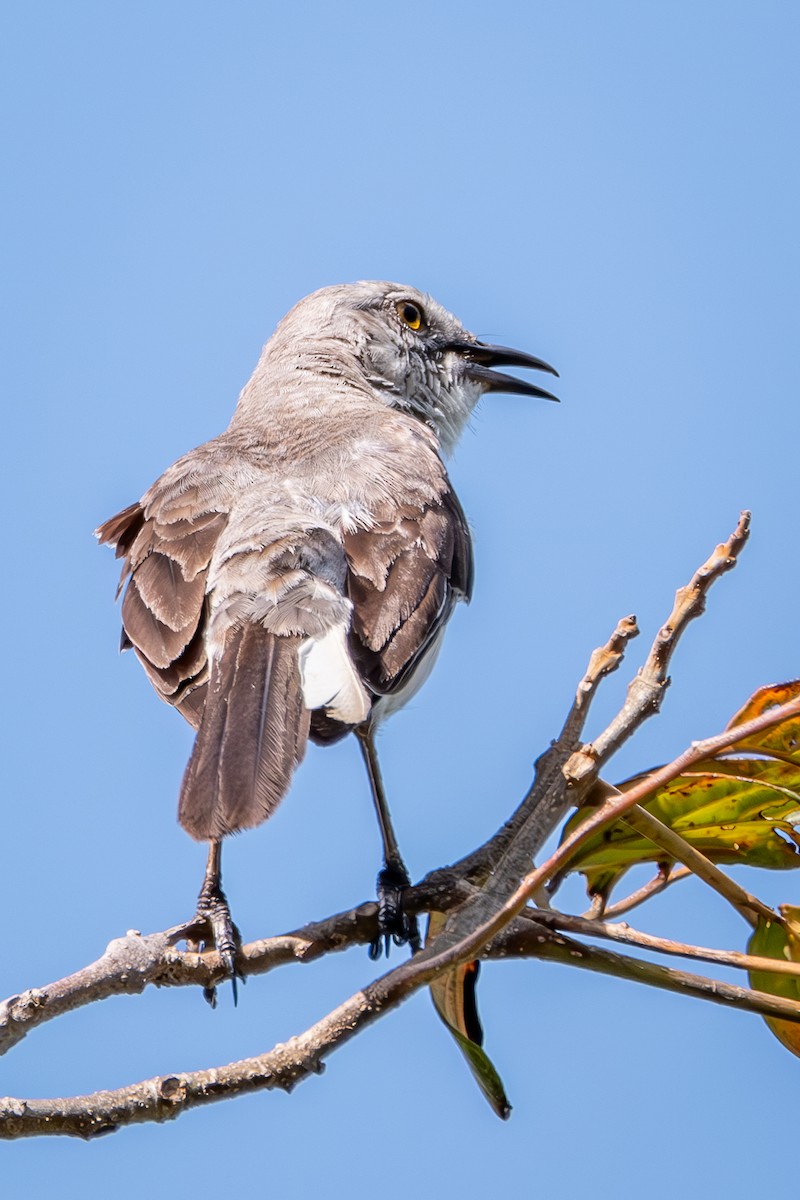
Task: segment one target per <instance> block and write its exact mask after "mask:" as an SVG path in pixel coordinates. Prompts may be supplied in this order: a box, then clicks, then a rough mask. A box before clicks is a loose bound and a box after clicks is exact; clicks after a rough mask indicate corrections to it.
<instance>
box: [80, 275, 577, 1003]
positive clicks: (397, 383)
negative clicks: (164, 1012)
mask: <svg viewBox="0 0 800 1200" xmlns="http://www.w3.org/2000/svg"><path fill="white" fill-rule="evenodd" d="M504 365H509V366H518V367H530V368H534V369H537V370H544V371H550V372H551V373H552V374H556V372H555V371H554V370H553V368H552V367H550V366H548V365H547V363H545V362H542V361H541V359H538V358H534V357H533V356H531V355H529V354H524V353H521V352H519V351H517V350H509V349H506V348H505V347H502V346H490V345H486V344H484V343H482V342H479V341H478V340H477V339H476V337H475V336H474V335H473V334H471V333H469V332H468V331H467V330H466V329H464V327H463V326H462V325H461V323H460V322H459V321H458V320H457V319H456V318H455V317H454V316H453V315H452V314H451V313H449V312H447V311H446V309H444V308H442V307H441V305H439V304H437V303H436V302H435V301H434V300H432V299H431V298H430V297H429V296H426V295H424V294H423V293H422V292H418V291H416V290H415V289H414V288H410V287H402V286H400V285H398V284H394V283H380V282H362V283H354V284H345V285H339V286H336V287H328V288H323V289H321V290H320V291H318V292H314V293H313V294H312V295H311V296H307V297H306V298H305V299H304V300H301V301H300V303H299V304H297V305H295V307H294V308H293V309H292V310H291V312H289V313H288V315H287V316H285V317H284V318H283V320H282V321H281V322H280V324H279V325H278V327H277V329H276V330H275V333H274V334H273V335H272V337H271V338H270V340H269V341H268V342H267V344H266V346H265V347H264V350H263V352H262V355H261V358H260V360H259V363H258V365H257V367H256V369H255V371H254V373H253V376H252V378H251V379H250V381H249V382H248V383H247V385H246V386H245V388H244V390H243V391H242V393H241V395H240V397H239V402H238V405H237V407H236V411H235V413H234V415H233V419H232V421H231V423H230V425H229V426H228V428H227V429H226V430H225V432H224V433H222V434H220V436H219V437H217V438H214V439H213V440H212V441H210V442H206V443H205V445H202V446H198V448H197V449H196V450H192V451H191V452H190V453H189V454H187V455H185V456H184V457H183V458H181V459H179V460H178V462H176V463H175V464H174V465H173V466H171V467H170V468H169V469H168V470H167V471H165V472H164V474H163V475H162V476H161V478H160V479H158V480H157V481H156V482H155V483H154V484H153V486H152V487H151V488H150V489H149V491H147V492H145V494H144V496H143V497H142V499H141V500H140V501H139V502H138V503H136V504H132V505H130V507H128V508H126V509H124V510H123V511H122V512H120V513H118V514H117V516H115V517H112V518H111V519H110V520H109V521H106V522H105V524H103V525H101V526H100V528H99V529H98V530H97V536H98V537H99V539H100V541H101V542H103V543H107V544H109V545H111V546H115V547H116V552H117V557H121V558H122V559H123V560H124V561H123V569H122V577H121V579H120V586H119V591H121V590H122V589H123V587H125V596H124V599H123V601H122V625H123V632H122V642H121V645H122V648H123V649H128V648H133V650H134V651H135V652H136V655H137V656H138V658H139V660H140V662H141V663H142V665H143V667H144V669H145V671H146V672H147V674H148V676H149V678H150V681H151V683H152V684H153V686H154V688H155V689H156V691H157V693H158V694H159V696H160V697H161V698H162V699H163V700H165V701H167V703H169V704H172V705H174V706H175V707H176V708H177V709H178V710H179V711H180V712H181V713H182V714H183V716H184V717H185V718H186V720H187V721H188V722H189V723H190V724H191V725H192V726H193V727H194V728H195V729H196V730H197V737H196V740H195V744H194V749H193V751H192V755H191V758H190V759H189V763H188V766H187V768H186V773H185V775H184V778H183V784H182V787H181V794H180V804H179V819H180V822H181V824H182V825H183V827H184V829H186V830H187V832H188V833H190V834H191V835H192V837H194V838H197V839H199V840H206V841H208V842H209V856H208V865H207V868H206V874H205V879H204V883H203V887H202V890H201V892H200V897H199V901H198V910H197V916H196V918H195V921H196V924H197V927H198V928H202V929H205V930H206V931H208V933H210V937H211V939H212V940H213V942H214V943H215V945H216V947H217V949H218V951H219V952H220V955H221V957H222V960H223V963H224V965H225V967H226V970H227V972H228V974H229V975H230V976H231V978H233V980H234V983H235V963H236V933H235V927H234V926H233V923H232V921H231V917H230V912H229V910H228V906H227V902H226V900H225V896H224V893H223V891H222V881H221V865H220V843H221V839H222V838H224V837H225V836H226V835H227V834H230V833H235V832H236V831H237V830H240V829H248V828H251V827H252V826H254V825H258V824H259V823H260V822H261V821H264V820H265V819H266V818H267V817H269V816H270V815H271V814H272V813H273V812H274V810H275V808H276V807H277V805H278V804H279V803H280V801H281V800H282V798H283V797H284V796H285V795H286V792H287V791H288V789H289V786H290V784H291V779H292V774H293V772H294V769H295V767H296V766H297V764H298V763H299V762H300V760H301V759H302V757H303V754H304V751H305V748H306V742H307V740H308V739H309V738H310V739H311V740H312V741H313V742H317V743H323V744H324V743H328V742H333V741H336V740H338V739H339V738H341V737H343V736H344V735H345V734H346V733H348V732H349V731H354V732H355V733H356V734H357V736H358V738H359V742H360V745H361V748H362V752H363V755H364V759H365V762H366V765H367V769H368V772H369V777H370V782H371V786H372V793H373V798H374V801H375V805H376V809H377V812H378V817H379V823H380V827H381V833H382V838H383V849H384V867H383V870H382V872H381V874H380V875H379V879H378V890H379V897H380V901H381V903H380V924H381V932H382V934H383V935H384V936H385V937H386V938H387V939H388V937H389V935H393V936H394V937H395V939H396V940H398V941H403V940H407V941H411V943H412V947H415V946H416V945H418V933H417V929H416V922H415V921H414V920H413V919H409V918H408V917H407V916H406V915H405V914H404V913H403V911H402V891H403V888H404V887H406V886H408V882H409V878H408V874H407V872H406V869H405V866H404V864H403V860H402V858H401V856H400V852H399V849H398V846H397V840H396V838H395V836H394V832H393V830H392V825H391V820H390V817H389V812H388V808H387V806H386V802H385V796H384V792H383V786H382V783H381V777H380V770H379V767H378V760H377V757H376V754H375V744H374V731H375V727H376V724H377V723H378V722H379V721H380V720H381V719H382V718H384V717H385V716H387V715H388V714H389V713H391V712H392V711H394V710H395V709H397V708H399V707H400V705H402V704H403V703H405V701H406V700H407V699H408V698H409V696H410V695H412V694H413V693H414V692H415V691H416V690H417V688H418V687H419V686H420V685H421V684H422V683H423V682H424V680H425V679H426V678H427V676H428V674H429V672H430V670H431V668H432V666H433V663H434V660H435V658H436V653H437V651H438V648H439V645H440V642H441V638H442V634H443V633H444V628H445V625H446V623H447V620H448V618H449V616H450V614H451V612H452V610H453V607H454V605H455V604H456V602H457V601H458V600H465V599H469V596H470V591H471V587H472V546H471V541H470V534H469V528H468V526H467V522H466V520H465V517H464V514H463V512H462V509H461V505H460V504H459V502H458V499H457V497H456V495H455V492H454V491H453V489H452V486H451V484H450V480H449V479H448V477H447V472H446V471H445V467H444V464H443V461H442V456H443V454H447V453H448V452H449V451H450V450H451V449H452V447H453V446H454V444H455V442H456V440H457V438H458V436H459V434H460V433H461V431H462V429H463V428H464V426H465V424H466V422H467V420H468V418H469V416H470V413H471V412H472V409H473V408H474V406H475V404H476V402H477V401H478V399H479V398H480V397H481V395H483V393H485V392H490V391H495V392H519V393H522V394H523V395H528V396H539V397H544V398H546V399H555V397H554V396H551V395H550V393H549V392H546V391H544V390H542V389H541V388H539V387H536V386H535V385H533V384H531V383H528V382H525V381H523V380H519V379H516V378H514V377H513V376H509V375H506V374H502V373H500V372H498V371H496V370H495V369H494V368H495V367H498V366H504ZM126 581H127V586H125V584H126ZM119 591H118V594H119ZM379 947H380V940H379V941H378V942H377V943H376V944H375V946H374V947H373V951H374V952H375V953H377V952H379ZM387 947H388V940H387Z"/></svg>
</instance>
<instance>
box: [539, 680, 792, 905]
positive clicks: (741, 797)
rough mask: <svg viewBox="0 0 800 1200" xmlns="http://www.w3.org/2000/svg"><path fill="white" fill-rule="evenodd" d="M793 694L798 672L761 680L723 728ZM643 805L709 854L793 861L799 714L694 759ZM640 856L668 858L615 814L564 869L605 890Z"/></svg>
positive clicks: (724, 859) (721, 859)
mask: <svg viewBox="0 0 800 1200" xmlns="http://www.w3.org/2000/svg"><path fill="white" fill-rule="evenodd" d="M798 695H800V680H795V681H793V682H791V683H784V684H774V685H771V686H769V687H765V688H760V689H759V690H758V691H757V692H755V693H754V694H753V696H751V697H750V699H749V700H748V701H747V703H746V704H745V705H744V707H743V708H741V709H740V710H739V712H737V713H736V715H735V716H734V717H733V719H732V720H731V721H730V722H729V724H728V726H727V728H729V729H730V728H733V727H734V726H736V725H740V724H742V723H743V722H744V721H749V720H751V719H752V718H753V717H756V716H759V715H760V714H761V713H763V712H766V711H768V710H769V709H770V708H774V707H776V706H777V705H779V704H784V703H786V702H787V701H789V700H793V699H795V697H796V696H798ZM743 752H744V753H743ZM750 754H753V755H755V754H757V755H759V757H757V758H756V757H749V755H750ZM745 755H748V756H745ZM650 774H652V772H650V771H648V772H644V773H643V774H641V775H636V776H634V777H633V778H632V779H627V780H625V781H624V782H623V783H620V784H619V785H618V789H619V791H621V792H626V791H628V790H629V789H630V788H632V787H633V786H634V785H635V784H638V783H640V782H641V781H642V780H643V779H646V778H647V776H648V775H650ZM595 803H596V801H595ZM643 807H644V808H646V809H647V811H648V812H650V813H652V814H653V816H655V817H658V819H659V820H660V821H662V822H663V823H664V824H665V825H668V826H669V827H670V828H671V829H673V830H674V831H675V832H676V833H679V834H680V835H681V836H682V837H684V838H685V839H686V841H687V842H689V843H690V844H691V845H692V846H694V847H695V848H696V849H697V850H700V851H701V852H702V853H703V854H705V856H706V857H707V858H709V859H710V860H711V861H712V862H715V863H746V864H748V865H750V866H755V867H767V868H770V869H773V870H783V869H787V868H788V869H790V868H794V867H798V866H800V851H799V850H798V848H799V847H800V835H799V834H798V825H800V718H797V717H793V718H790V719H788V720H785V721H782V722H781V723H780V724H779V725H777V726H774V727H773V728H772V729H770V730H768V731H767V732H766V733H763V734H759V735H758V736H756V737H750V738H743V739H742V740H741V741H740V742H738V743H736V745H735V746H733V747H731V748H730V749H728V750H726V751H725V752H724V753H723V754H720V755H719V756H717V757H713V758H708V759H705V760H703V761H701V762H699V763H696V764H695V765H694V766H693V767H692V769H691V770H690V771H687V772H686V773H685V774H683V775H681V776H679V777H678V778H677V779H675V780H673V781H672V783H669V784H667V785H666V786H665V787H663V788H661V789H659V791H658V792H656V794H655V795H654V796H653V797H651V799H650V800H648V801H647V802H646V803H645V804H644V806H643ZM593 808H594V804H593V803H592V797H591V794H590V796H589V797H588V799H587V801H586V802H585V803H584V804H583V805H582V807H581V808H580V809H578V810H577V812H576V813H575V814H574V815H573V816H572V817H571V818H570V820H569V821H568V822H567V823H566V825H565V826H564V829H563V832H562V839H563V838H564V837H566V836H567V835H568V834H570V833H572V832H573V830H574V829H576V828H577V827H578V826H579V825H580V824H581V823H582V822H583V821H584V820H585V819H586V817H587V815H588V814H589V813H590V812H592V811H593ZM646 862H652V863H657V864H658V865H659V866H660V867H668V866H670V865H671V860H670V859H669V857H668V856H667V855H665V853H664V851H663V850H661V849H660V848H659V847H657V846H655V845H654V844H653V843H652V842H650V841H648V840H647V839H646V838H644V837H642V835H641V834H638V833H636V832H635V831H634V830H633V829H631V828H630V826H628V825H626V824H625V823H624V821H620V822H618V823H617V824H615V825H613V826H611V827H609V828H608V829H606V830H603V831H601V832H600V833H598V834H596V835H595V836H594V837H592V838H591V839H590V840H589V841H588V842H586V843H585V844H584V845H583V846H582V847H581V848H580V849H579V850H578V851H577V852H576V854H575V856H574V857H573V859H572V860H571V862H570V865H569V870H570V871H574V870H577V871H580V872H581V873H582V874H583V875H584V876H585V878H586V885H587V890H588V891H589V893H590V895H602V896H606V897H607V896H608V894H609V893H610V891H611V889H612V888H613V887H614V885H615V884H616V883H617V882H618V880H619V879H620V877H621V876H622V875H623V874H624V873H625V871H627V870H628V869H629V868H630V867H632V866H635V865H637V864H639V863H646Z"/></svg>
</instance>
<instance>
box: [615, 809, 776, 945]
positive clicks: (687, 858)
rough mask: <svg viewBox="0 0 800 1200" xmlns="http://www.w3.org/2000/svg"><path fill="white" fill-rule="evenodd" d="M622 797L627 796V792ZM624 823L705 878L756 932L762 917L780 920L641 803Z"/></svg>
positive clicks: (767, 906) (772, 911) (701, 877)
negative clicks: (759, 919)
mask: <svg viewBox="0 0 800 1200" xmlns="http://www.w3.org/2000/svg"><path fill="white" fill-rule="evenodd" d="M619 794H620V795H623V794H624V793H619ZM624 820H625V823H626V824H627V825H630V826H631V828H632V829H635V830H636V832H637V833H640V834H641V835H642V837H645V838H648V839H649V840H650V841H651V842H653V843H654V844H655V845H656V846H658V847H659V848H660V849H661V850H665V851H666V852H667V854H669V856H670V857H671V858H676V859H677V860H678V862H682V863H683V865H684V866H685V867H689V868H690V869H691V871H692V872H693V873H694V874H695V875H696V876H697V877H698V879H702V881H703V883H706V884H708V886H709V887H710V888H713V889H714V891H715V892H718V893H719V894H720V896H723V897H724V898H725V899H726V900H727V901H728V903H729V904H732V905H733V907H734V908H735V909H736V911H737V912H738V913H739V914H740V916H741V917H742V918H743V919H744V920H745V921H746V922H747V923H748V925H749V926H750V927H751V928H752V929H755V927H756V925H757V924H758V918H759V917H764V918H765V919H766V920H767V921H776V920H779V917H778V915H777V913H776V912H775V911H774V910H773V909H771V908H770V907H769V905H768V904H764V902H763V901H762V900H759V899H758V897H757V896H753V895H752V894H751V893H750V892H747V891H745V889H744V888H743V887H740V886H739V884H738V883H735V882H734V880H733V879H731V877H730V876H729V875H726V874H725V872H724V871H721V870H720V869H719V867H718V866H716V864H715V863H712V862H711V860H710V859H708V858H706V856H705V854H702V853H701V852H700V851H699V850H698V849H696V847H694V846H692V845H690V844H689V842H687V840H686V838H683V837H681V835H680V834H679V833H677V832H676V831H675V830H674V829H670V827H669V826H668V825H665V824H664V822H663V821H660V820H659V819H658V817H655V816H653V814H652V813H649V812H648V811H647V809H645V808H642V806H641V805H640V804H635V805H634V806H633V808H631V809H629V810H628V812H627V813H626V815H625V817H624Z"/></svg>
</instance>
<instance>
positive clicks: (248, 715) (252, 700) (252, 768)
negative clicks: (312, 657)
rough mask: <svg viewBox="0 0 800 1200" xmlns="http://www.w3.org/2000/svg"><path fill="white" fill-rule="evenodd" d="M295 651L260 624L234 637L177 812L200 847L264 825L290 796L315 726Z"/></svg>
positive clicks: (214, 678)
mask: <svg viewBox="0 0 800 1200" xmlns="http://www.w3.org/2000/svg"><path fill="white" fill-rule="evenodd" d="M297 646H298V642H297V639H296V638H290V637H277V636H276V635H275V634H272V633H268V632H267V630H266V629H264V628H263V626H261V625H255V624H247V625H244V626H243V627H242V628H241V629H232V630H231V631H230V632H229V633H228V635H227V637H226V640H225V649H224V651H223V653H222V654H221V655H220V656H219V657H218V658H217V659H215V661H214V663H213V666H212V670H211V678H210V680H209V683H208V691H207V694H206V701H205V709H204V712H203V719H202V721H201V723H200V728H199V729H198V731H197V739H196V741H195V744H194V750H193V751H192V757H191V758H190V759H189V763H188V765H187V767H186V773H185V775H184V777H183V785H182V787H181V798H180V805H179V808H178V818H179V820H180V823H181V825H182V826H183V827H184V829H185V830H186V831H187V833H190V834H191V835H192V837H194V838H197V839H198V840H199V841H202V840H207V839H209V838H220V837H224V836H225V834H227V833H236V831H237V830H239V829H248V828H251V827H252V826H253V825H259V824H260V823H261V822H262V821H264V820H266V818H267V817H269V816H270V815H271V814H272V813H273V812H274V811H275V809H276V808H277V806H278V804H279V803H280V802H281V800H282V799H283V797H284V796H285V795H286V793H287V791H288V790H289V785H290V783H291V779H292V773H293V771H294V768H295V767H296V766H297V764H298V763H299V762H300V760H301V759H302V757H303V754H304V753H305V748H306V740H307V737H308V725H309V713H308V710H307V709H306V708H305V706H304V704H303V692H302V686H301V681H300V668H299V666H298V659H297Z"/></svg>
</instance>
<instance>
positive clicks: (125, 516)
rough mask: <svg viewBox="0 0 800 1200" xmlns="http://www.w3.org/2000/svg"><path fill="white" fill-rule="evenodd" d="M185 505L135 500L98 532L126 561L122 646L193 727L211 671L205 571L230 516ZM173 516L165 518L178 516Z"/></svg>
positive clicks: (200, 712) (162, 696)
mask: <svg viewBox="0 0 800 1200" xmlns="http://www.w3.org/2000/svg"><path fill="white" fill-rule="evenodd" d="M183 501H184V497H183V496H182V497H181V504H180V505H177V504H176V502H175V501H170V502H169V506H167V505H166V504H164V503H162V504H158V503H157V502H156V503H154V504H152V505H150V506H148V508H147V509H144V508H143V507H142V505H141V504H132V505H130V506H129V507H128V508H126V509H124V510H123V511H122V512H121V513H118V514H117V515H116V516H115V517H112V518H111V519H110V520H109V521H106V522H105V524H104V525H101V526H100V528H99V529H98V531H97V534H98V537H99V539H100V541H101V542H102V543H108V544H110V545H112V546H116V551H117V557H118V558H119V557H122V558H124V562H123V567H122V577H121V579H120V589H122V587H123V586H124V584H125V580H126V579H127V578H128V576H130V582H129V583H128V586H127V589H126V591H125V597H124V599H123V601H122V626H123V633H122V641H121V647H122V649H128V648H129V647H133V648H134V649H135V651H136V654H137V656H138V658H139V659H140V661H141V662H142V665H143V666H144V668H145V670H146V672H147V674H148V676H149V678H150V681H151V683H152V684H153V687H154V688H155V689H156V691H157V692H158V694H159V695H160V696H161V698H162V699H163V700H166V701H167V702H168V703H169V704H174V705H176V706H177V707H178V708H179V709H180V711H181V712H182V713H183V715H184V716H185V717H186V719H187V721H189V723H190V724H191V725H194V727H195V728H197V726H198V725H199V723H200V718H201V716H202V707H203V695H204V692H205V685H206V683H207V677H208V670H207V664H206V651H205V644H204V640H203V626H204V615H205V591H206V575H207V572H208V565H209V562H210V561H211V555H212V553H213V550H214V546H215V545H216V542H217V538H218V537H219V535H220V532H221V531H222V529H223V528H224V525H225V522H226V520H227V514H226V513H221V512H208V511H200V512H198V513H197V514H196V515H193V516H192V517H191V518H190V517H189V516H187V515H186V514H185V512H184V504H183ZM173 513H175V519H174V520H167V519H166V518H167V516H170V517H171V516H173Z"/></svg>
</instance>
